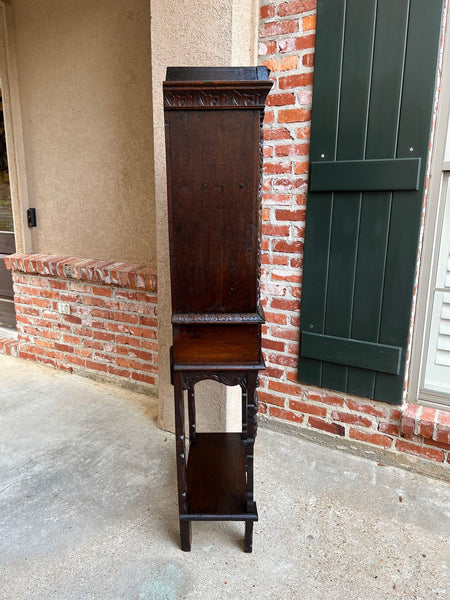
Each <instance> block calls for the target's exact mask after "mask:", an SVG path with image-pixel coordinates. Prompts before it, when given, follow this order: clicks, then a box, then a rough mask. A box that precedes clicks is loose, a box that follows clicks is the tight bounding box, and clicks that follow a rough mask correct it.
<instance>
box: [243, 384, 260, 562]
mask: <svg viewBox="0 0 450 600" xmlns="http://www.w3.org/2000/svg"><path fill="white" fill-rule="evenodd" d="M257 386H258V374H257V373H255V372H250V373H249V374H248V385H247V443H246V447H245V453H246V470H247V512H249V513H251V512H254V510H255V502H254V499H253V462H254V459H253V452H254V446H255V438H256V430H257V426H258V424H257V421H256V414H257V411H258V399H257V396H256V388H257ZM252 543H253V521H246V522H245V552H251V551H252Z"/></svg>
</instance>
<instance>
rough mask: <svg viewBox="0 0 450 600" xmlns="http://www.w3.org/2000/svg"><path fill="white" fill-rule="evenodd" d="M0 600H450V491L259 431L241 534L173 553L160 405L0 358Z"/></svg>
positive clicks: (203, 531) (232, 531)
mask: <svg viewBox="0 0 450 600" xmlns="http://www.w3.org/2000/svg"><path fill="white" fill-rule="evenodd" d="M0 390H1V391H0V600H19V599H20V600H25V599H26V600H37V599H39V600H53V599H54V600H69V599H70V600H84V599H89V600H91V599H92V600H97V599H98V600H100V599H101V600H177V599H181V598H187V599H193V598H196V599H197V598H201V599H202V600H215V599H216V598H217V599H219V598H220V599H222V598H230V599H233V600H240V599H241V598H242V599H243V598H255V600H259V599H266V598H267V599H273V600H288V599H300V598H301V599H302V600H328V599H330V600H331V599H332V600H352V599H355V600H372V599H377V600H378V599H381V598H390V599H396V598H398V599H400V598H401V599H405V598H407V599H420V600H431V599H442V600H447V599H448V598H450V545H449V541H450V486H449V484H448V483H445V482H443V481H439V480H435V479H431V478H428V477H425V476H422V475H417V474H413V473H410V472H407V471H405V470H402V469H398V468H395V467H384V466H380V465H377V464H376V463H374V462H370V461H369V460H367V459H364V458H358V457H354V456H350V455H348V454H345V453H343V452H340V451H337V450H334V449H331V448H326V447H323V446H319V445H315V444H313V443H311V442H309V441H306V440H302V439H299V438H295V437H290V436H287V435H285V434H282V433H276V432H273V431H269V430H267V429H263V428H260V429H259V432H258V439H257V443H256V482H255V487H256V500H257V503H258V509H259V516H260V520H259V523H257V524H256V525H255V534H254V545H253V547H254V550H253V553H252V554H244V552H243V551H242V538H243V531H244V526H243V524H242V523H194V524H193V544H192V551H191V552H190V553H184V552H181V550H180V549H179V539H178V519H177V499H176V473H175V453H174V438H173V436H172V435H171V434H167V433H165V432H163V431H160V430H159V429H157V428H156V426H155V423H154V419H155V416H156V404H155V401H154V400H152V399H151V398H150V399H149V398H147V397H146V396H144V395H142V394H138V393H135V392H131V391H127V390H124V389H121V388H118V387H115V386H113V385H109V384H103V383H96V382H93V381H91V380H88V379H83V378H80V377H77V376H73V375H68V374H65V373H60V372H56V371H53V370H51V369H47V368H45V367H41V366H38V365H34V364H31V363H27V362H24V361H21V360H18V359H14V358H11V357H5V356H0Z"/></svg>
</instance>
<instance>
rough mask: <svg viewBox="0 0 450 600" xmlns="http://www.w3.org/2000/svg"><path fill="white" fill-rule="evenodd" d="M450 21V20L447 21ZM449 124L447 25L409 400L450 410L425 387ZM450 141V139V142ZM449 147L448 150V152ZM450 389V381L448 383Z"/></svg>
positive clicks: (448, 167)
mask: <svg viewBox="0 0 450 600" xmlns="http://www.w3.org/2000/svg"><path fill="white" fill-rule="evenodd" d="M448 24H449V23H448ZM449 126H450V31H449V27H448V26H447V27H446V34H445V43H444V52H443V61H442V77H441V82H440V93H439V104H438V111H437V116H436V127H435V135H434V144H433V149H432V156H431V166H430V181H429V189H428V197H427V206H426V211H425V219H424V234H423V244H422V248H421V261H420V270H419V281H418V289H417V299H416V311H415V321H414V328H413V338H412V349H411V364H410V370H409V384H408V393H407V401H408V402H410V403H414V404H422V405H424V406H430V407H432V408H440V409H444V410H450V393H449V394H446V393H441V392H437V391H433V390H429V389H426V387H425V385H424V379H425V368H426V357H427V352H428V345H429V334H430V325H431V313H432V306H433V297H434V287H435V282H436V275H437V266H438V259H439V250H440V246H441V236H442V233H443V231H442V228H443V219H444V208H445V200H446V197H447V192H448V190H447V186H448V185H450V161H449V160H448V161H447V162H446V161H445V158H448V157H445V147H446V142H447V133H448V131H449ZM449 143H450V142H449ZM448 153H449V152H448V150H447V154H448ZM449 389H450V385H449Z"/></svg>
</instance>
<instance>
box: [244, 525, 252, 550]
mask: <svg viewBox="0 0 450 600" xmlns="http://www.w3.org/2000/svg"><path fill="white" fill-rule="evenodd" d="M252 550H253V521H245V540H244V552H251V551H252Z"/></svg>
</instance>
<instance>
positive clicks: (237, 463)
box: [180, 433, 258, 521]
mask: <svg viewBox="0 0 450 600" xmlns="http://www.w3.org/2000/svg"><path fill="white" fill-rule="evenodd" d="M246 491H247V486H246V471H245V443H244V441H243V440H242V439H241V434H240V433H197V434H196V436H195V440H194V441H193V442H191V445H190V448H189V458H188V464H187V499H188V512H187V514H180V520H188V521H257V520H258V513H257V510H256V504H255V503H254V502H252V507H251V511H248V510H247V503H246Z"/></svg>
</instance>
